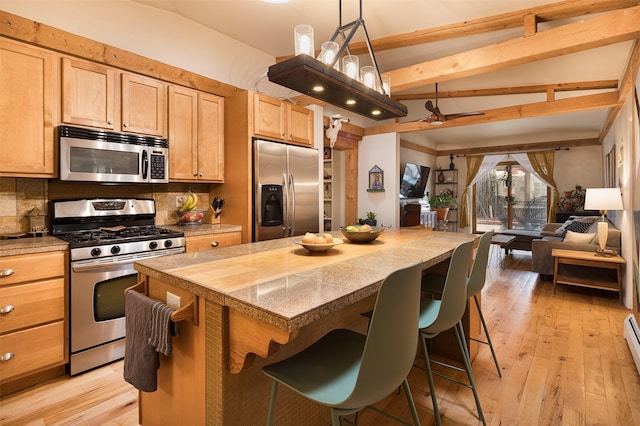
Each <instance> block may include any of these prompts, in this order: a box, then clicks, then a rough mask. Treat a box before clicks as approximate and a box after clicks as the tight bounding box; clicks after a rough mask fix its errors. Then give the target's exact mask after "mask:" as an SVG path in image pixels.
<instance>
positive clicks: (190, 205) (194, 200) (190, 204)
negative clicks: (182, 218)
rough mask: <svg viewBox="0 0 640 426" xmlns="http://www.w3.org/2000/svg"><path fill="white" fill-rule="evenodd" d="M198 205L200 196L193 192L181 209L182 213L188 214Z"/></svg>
mask: <svg viewBox="0 0 640 426" xmlns="http://www.w3.org/2000/svg"><path fill="white" fill-rule="evenodd" d="M197 205H198V196H197V195H196V194H194V193H193V192H191V191H189V194H188V195H187V198H185V200H184V203H182V206H181V207H180V212H182V213H184V212H188V211H190V210H193V209H194V208H195V207H196V206H197Z"/></svg>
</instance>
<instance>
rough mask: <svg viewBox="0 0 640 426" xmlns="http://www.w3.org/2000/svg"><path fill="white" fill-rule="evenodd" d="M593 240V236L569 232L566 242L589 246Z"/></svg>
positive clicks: (565, 238)
mask: <svg viewBox="0 0 640 426" xmlns="http://www.w3.org/2000/svg"><path fill="white" fill-rule="evenodd" d="M591 240H593V234H584V233H581V232H573V231H567V235H566V236H565V237H564V241H565V242H568V243H580V244H589V243H591Z"/></svg>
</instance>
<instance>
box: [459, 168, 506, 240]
mask: <svg viewBox="0 0 640 426" xmlns="http://www.w3.org/2000/svg"><path fill="white" fill-rule="evenodd" d="M505 157H506V155H484V156H483V155H469V156H467V181H466V186H465V188H464V192H463V193H462V197H461V203H460V228H466V227H467V226H469V225H470V224H471V219H470V214H469V204H470V203H469V189H470V188H471V187H472V186H473V185H474V184H475V183H476V182H477V181H479V180H480V179H481V178H482V177H483V176H484V175H486V174H487V173H489V172H490V171H491V170H492V169H493V168H494V167H495V166H496V165H497V164H498V163H499V162H500V161H502V160H503V159H504V158H505Z"/></svg>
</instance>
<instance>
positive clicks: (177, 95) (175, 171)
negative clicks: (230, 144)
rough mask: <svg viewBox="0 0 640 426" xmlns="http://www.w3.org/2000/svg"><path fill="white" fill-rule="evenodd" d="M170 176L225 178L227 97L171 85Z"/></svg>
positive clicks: (174, 178)
mask: <svg viewBox="0 0 640 426" xmlns="http://www.w3.org/2000/svg"><path fill="white" fill-rule="evenodd" d="M168 92H169V179H170V180H172V181H191V182H192V181H197V182H223V181H224V99H223V98H221V97H219V96H215V95H211V94H209V93H203V92H199V91H197V90H193V89H189V88H186V87H181V86H169V91H168Z"/></svg>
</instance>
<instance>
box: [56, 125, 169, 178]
mask: <svg viewBox="0 0 640 426" xmlns="http://www.w3.org/2000/svg"><path fill="white" fill-rule="evenodd" d="M58 138H59V141H60V179H61V180H69V181H84V182H103V183H168V182H169V164H168V158H169V149H168V148H169V142H168V141H167V139H163V138H156V137H151V136H143V135H134V134H128V133H116V132H108V131H102V130H94V129H85V128H80V127H70V126H58Z"/></svg>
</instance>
